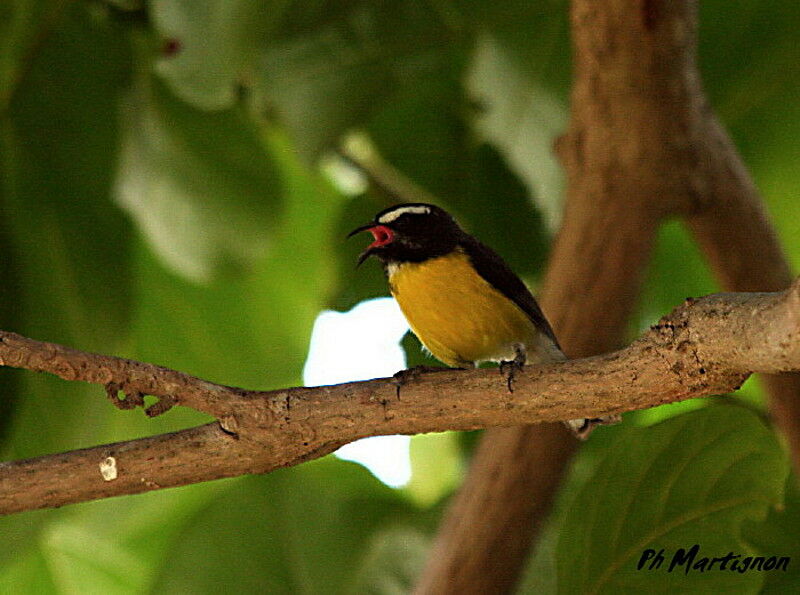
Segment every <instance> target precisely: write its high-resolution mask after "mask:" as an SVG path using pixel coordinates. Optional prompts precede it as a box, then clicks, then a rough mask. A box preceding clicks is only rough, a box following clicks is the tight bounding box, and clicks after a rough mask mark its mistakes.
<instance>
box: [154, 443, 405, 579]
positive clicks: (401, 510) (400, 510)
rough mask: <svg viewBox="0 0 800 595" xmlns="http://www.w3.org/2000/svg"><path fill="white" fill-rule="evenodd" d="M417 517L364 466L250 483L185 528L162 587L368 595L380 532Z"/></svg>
mask: <svg viewBox="0 0 800 595" xmlns="http://www.w3.org/2000/svg"><path fill="white" fill-rule="evenodd" d="M415 517H416V513H415V509H414V508H413V507H411V506H410V505H409V504H408V503H407V502H406V501H405V500H404V499H403V498H402V497H400V496H399V495H398V494H397V492H395V491H393V490H391V489H390V488H387V487H386V486H383V485H382V484H380V483H379V482H378V481H377V480H375V479H374V478H373V477H372V476H371V474H370V473H369V472H368V471H366V470H365V469H363V468H362V467H361V466H360V465H355V464H352V463H347V462H344V461H340V460H338V459H335V458H333V457H328V458H326V459H323V460H320V461H315V462H312V463H309V464H306V465H303V466H302V467H298V468H296V469H292V470H286V471H276V472H273V473H271V474H269V475H264V476H253V477H248V478H244V479H240V480H237V481H236V482H235V483H232V484H231V485H230V486H229V489H227V490H226V491H225V493H224V494H220V497H219V498H217V499H216V500H215V501H214V502H213V503H210V504H209V505H208V506H207V507H205V508H204V509H203V510H200V511H198V514H197V515H196V516H195V517H194V518H192V519H191V520H190V521H189V522H187V523H186V524H185V526H184V529H183V532H182V533H181V534H180V535H179V536H177V537H176V539H175V541H174V542H173V545H172V548H171V551H170V555H169V561H168V563H166V562H165V563H164V564H163V566H162V568H161V574H160V577H159V579H158V581H157V582H156V583H155V584H154V587H153V588H154V590H155V591H156V592H203V591H207V590H208V589H214V588H217V589H218V588H223V589H224V588H225V587H226V586H230V585H236V591H237V593H265V592H268V593H341V592H358V590H355V591H354V590H353V587H352V585H353V584H354V583H358V582H361V581H364V580H368V578H369V577H370V576H372V575H373V572H374V571H372V572H370V571H364V572H363V574H362V575H361V578H357V577H359V568H360V567H365V566H375V562H374V561H373V558H374V557H375V555H376V554H375V553H374V549H375V548H376V547H380V543H379V542H380V538H379V537H378V538H375V537H373V535H374V534H376V533H379V532H381V531H383V530H384V528H385V527H387V525H397V526H400V527H403V526H405V527H408V528H411V529H413V528H414V527H415V526H416V525H418V521H415ZM220 527H227V528H235V530H227V531H219V530H218V529H219V528H220ZM409 530H410V529H407V531H409ZM210 535H213V536H214V537H213V538H212V539H210V538H209V536H210ZM376 539H377V540H378V543H376ZM417 539H418V538H417ZM417 558H418V559H419V555H417ZM396 566H399V567H400V568H401V569H402V566H401V565H396ZM364 575H366V577H365V576H364ZM384 576H385V577H386V580H390V579H389V578H388V576H387V575H386V574H384Z"/></svg>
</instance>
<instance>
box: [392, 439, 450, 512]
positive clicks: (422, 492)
mask: <svg viewBox="0 0 800 595" xmlns="http://www.w3.org/2000/svg"><path fill="white" fill-rule="evenodd" d="M410 455H411V480H410V481H409V482H408V484H406V486H405V487H404V488H403V490H404V491H405V492H406V493H408V494H409V496H411V498H412V499H413V500H414V501H415V502H417V503H418V504H419V505H420V506H431V505H433V504H436V503H437V502H439V501H440V500H441V499H442V498H444V497H445V496H448V495H449V494H451V493H452V492H453V490H454V489H455V488H456V487H458V484H459V483H460V481H461V478H462V477H463V475H464V469H463V460H462V456H461V449H460V448H459V444H458V433H456V432H443V433H439V434H420V435H417V436H412V438H411V448H410Z"/></svg>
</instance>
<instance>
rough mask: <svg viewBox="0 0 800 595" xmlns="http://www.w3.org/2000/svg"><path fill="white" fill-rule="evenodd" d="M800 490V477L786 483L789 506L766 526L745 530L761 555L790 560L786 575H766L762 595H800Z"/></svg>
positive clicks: (772, 513)
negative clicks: (798, 594)
mask: <svg viewBox="0 0 800 595" xmlns="http://www.w3.org/2000/svg"><path fill="white" fill-rule="evenodd" d="M798 527H800V488H799V487H798V485H797V476H796V475H790V476H789V477H788V479H787V481H786V505H785V506H784V507H783V508H779V509H775V510H771V511H770V513H769V516H768V517H767V520H766V521H765V522H764V523H760V524H753V525H752V526H748V527H745V531H744V535H745V536H746V538H747V540H748V541H749V542H750V543H752V544H753V546H754V547H756V548H757V549H758V551H759V552H760V553H761V555H763V556H766V557H769V556H779V557H781V556H790V557H791V558H792V562H791V563H790V564H789V568H788V570H787V571H786V572H770V573H766V576H765V580H764V587H763V588H762V590H761V594H762V595H781V594H782V593H797V592H800V564H798V563H797V560H800V532H798V531H797V528H798Z"/></svg>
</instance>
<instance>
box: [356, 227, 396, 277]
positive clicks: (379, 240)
mask: <svg viewBox="0 0 800 595" xmlns="http://www.w3.org/2000/svg"><path fill="white" fill-rule="evenodd" d="M362 231H368V232H370V233H371V234H372V236H373V237H374V238H375V241H374V242H372V243H371V244H370V245H369V246H367V248H366V250H364V251H363V252H362V253H361V254H359V255H358V263H357V264H356V268H358V267H360V266H361V263H363V262H364V261H365V260H366V259H367V258H369V257H370V255H371V254H372V253H373V252H374V251H375V249H376V248H380V247H381V246H385V245H386V244H388V243H390V242H391V241H392V240H393V239H394V233H393V232H392V230H391V229H389V228H388V227H386V226H385V225H380V224H379V223H367V224H366V225H362V226H361V227H356V228H355V229H354V230H353V231H351V232H350V233H349V234H347V237H348V238H351V237H353V236H354V235H356V234H357V233H361V232H362Z"/></svg>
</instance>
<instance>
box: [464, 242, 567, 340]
mask: <svg viewBox="0 0 800 595" xmlns="http://www.w3.org/2000/svg"><path fill="white" fill-rule="evenodd" d="M460 245H461V247H462V248H463V249H464V252H466V254H467V256H469V259H470V261H472V266H474V267H475V270H476V271H478V274H479V275H480V276H481V277H483V278H484V279H485V280H486V281H487V282H488V283H489V284H490V285H492V286H493V287H494V288H495V289H497V290H498V291H500V293H502V294H503V295H504V296H506V297H507V298H508V299H510V300H511V301H512V302H514V303H515V304H516V305H517V306H519V307H520V308H521V309H522V311H523V312H525V314H527V315H528V318H530V319H531V322H533V324H534V325H535V326H536V328H538V329H541V330H542V331H544V332H545V333H546V334H547V336H548V337H550V338H551V339H552V340H553V342H554V343H555V344H556V345H557V346H558V339H556V335H555V333H554V332H553V329H552V327H551V326H550V323H549V322H547V319H546V318H545V317H544V314H543V313H542V309H541V308H539V304H538V303H536V299H535V298H534V297H533V295H532V294H531V292H530V291H529V290H528V288H527V287H526V286H525V283H523V282H522V279H520V278H519V277H517V275H516V273H514V271H512V270H511V268H509V266H508V265H507V264H506V263H505V261H504V260H503V259H502V258H501V257H500V255H499V254H498V253H497V252H495V251H494V250H492V249H491V248H489V246H486V245H484V244H482V243H481V242H479V241H478V240H476V239H475V238H473V237H472V236H467V237H466V238H464V239H463V240H462V241H461V242H460ZM560 348H561V347H560V346H559V349H560Z"/></svg>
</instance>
